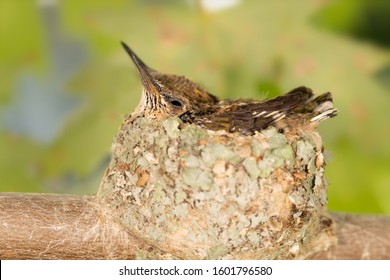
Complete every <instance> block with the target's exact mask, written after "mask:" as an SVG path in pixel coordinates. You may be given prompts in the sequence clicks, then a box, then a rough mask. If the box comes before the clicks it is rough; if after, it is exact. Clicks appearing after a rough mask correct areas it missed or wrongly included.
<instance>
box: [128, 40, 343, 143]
mask: <svg viewBox="0 0 390 280" xmlns="http://www.w3.org/2000/svg"><path fill="white" fill-rule="evenodd" d="M122 46H123V48H124V49H125V50H126V52H127V53H128V55H129V56H130V58H131V59H132V60H133V62H134V64H135V66H136V68H137V70H138V73H139V75H140V78H141V82H142V86H143V91H142V99H141V102H140V104H139V106H138V108H137V109H136V114H138V115H140V116H144V117H147V118H156V119H164V118H168V117H173V116H177V117H179V118H180V119H181V120H182V121H183V122H185V123H194V124H196V125H199V126H201V127H203V128H205V129H210V130H225V131H228V132H239V133H241V134H244V135H252V134H254V133H255V132H256V131H260V130H262V129H265V128H267V127H268V126H271V125H274V126H275V127H276V128H278V129H279V130H281V131H285V130H286V129H287V130H291V129H294V128H295V126H297V125H298V126H299V125H305V124H311V125H314V127H316V126H317V125H318V124H319V123H320V122H321V121H323V120H325V119H328V118H331V117H334V116H335V115H336V114H337V110H336V109H335V108H333V101H332V96H331V93H329V92H327V93H324V94H322V95H320V96H318V97H316V98H313V93H312V91H311V89H309V88H307V87H304V86H301V87H297V88H295V89H293V90H291V91H289V92H288V93H286V94H284V95H282V96H278V97H276V98H273V99H269V100H263V101H255V100H240V99H236V100H219V99H218V97H216V96H214V95H212V94H210V93H209V92H207V91H206V90H204V89H203V88H201V87H200V86H199V85H198V84H196V83H195V82H193V81H190V80H189V79H187V78H185V77H184V76H178V75H171V74H162V73H159V72H157V71H156V70H154V69H152V68H150V67H148V66H147V65H146V64H145V63H144V62H143V61H142V60H141V59H140V58H139V57H138V56H137V55H136V54H135V53H134V52H133V51H132V50H131V49H130V47H129V46H127V45H126V44H125V43H123V42H122ZM281 120H284V121H282V122H281Z"/></svg>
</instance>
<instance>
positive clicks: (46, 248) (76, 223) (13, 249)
mask: <svg viewBox="0 0 390 280" xmlns="http://www.w3.org/2000/svg"><path fill="white" fill-rule="evenodd" d="M328 218H330V219H327V220H326V223H331V224H332V227H333V228H334V229H335V230H334V231H333V232H334V234H335V236H334V237H335V239H336V241H337V242H336V244H334V245H333V246H331V247H330V248H329V249H328V250H327V251H316V249H315V246H313V247H312V250H313V251H314V252H312V253H310V250H309V251H308V253H307V254H306V258H308V259H389V258H390V217H386V216H366V215H354V214H343V213H330V214H329V215H328ZM0 236H1V238H0V259H135V258H144V257H147V258H155V257H156V258H161V256H163V257H165V258H173V257H174V256H172V255H171V256H170V255H169V254H166V253H164V252H161V251H160V250H158V249H157V248H156V247H155V246H153V245H151V244H150V243H149V242H148V241H146V240H143V239H142V238H140V237H137V236H135V235H134V234H132V233H131V232H129V231H128V230H126V228H125V227H122V226H121V225H120V224H119V223H118V222H116V221H115V219H114V217H113V215H112V214H111V213H110V211H109V210H108V208H106V207H105V206H104V205H102V202H101V201H100V200H99V199H98V198H97V197H96V196H71V195H52V194H19V193H2V194H0ZM320 241H321V240H319V242H320Z"/></svg>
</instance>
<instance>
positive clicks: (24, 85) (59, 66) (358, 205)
mask: <svg viewBox="0 0 390 280" xmlns="http://www.w3.org/2000/svg"><path fill="white" fill-rule="evenodd" d="M219 2H223V3H224V5H222V6H218V5H217V4H218V3H219ZM389 30H390V1H387V0H383V1H370V0H339V1H330V0H329V1H326V0H316V1H313V0H299V1H290V0H276V1H265V0H264V1H261V0H260V1H254V0H253V1H249V0H247V1H244V0H242V1H240V0H229V1H228V0H225V1H217V0H210V1H207V0H205V1H200V0H199V1H195V0H192V1H191V0H187V1H173V0H171V1H157V0H155V1H153V0H148V1H140V0H139V1H125V0H115V1H112V0H93V1H92V0H90V1H79V0H66V1H55V0H41V1H36V0H35V1H33V0H30V1H28V0H26V1H14V0H2V1H0V191H15V192H55V193H77V194H84V193H95V192H96V190H97V187H98V184H99V181H100V178H101V176H102V173H103V172H104V169H105V167H106V165H107V164H108V160H109V157H108V154H109V150H110V145H111V141H112V138H113V136H114V135H115V134H116V132H117V129H118V127H119V124H120V123H121V120H122V118H123V116H124V115H125V114H127V113H130V112H131V111H132V110H133V109H134V108H135V106H136V105H137V104H138V101H139V99H140V93H141V85H140V82H139V80H138V76H137V74H136V71H135V68H134V66H133V65H132V63H131V61H130V59H129V58H128V57H127V55H126V54H125V52H124V51H123V50H122V48H121V46H120V44H119V41H121V40H123V41H124V42H126V43H128V44H129V45H130V46H131V47H132V48H133V49H134V50H135V51H136V52H137V54H138V55H139V56H140V57H141V58H142V59H143V60H144V61H145V62H146V63H147V64H149V65H150V66H151V67H152V68H155V69H157V70H160V71H161V72H166V73H176V74H181V75H185V76H187V77H188V78H190V79H192V80H194V81H198V82H199V83H200V84H201V85H203V86H204V87H205V88H207V89H208V90H209V91H210V92H212V93H214V94H215V95H217V96H219V97H222V98H234V97H245V98H257V99H259V98H263V97H264V96H267V97H272V96H275V95H278V94H281V93H283V92H286V91H288V90H290V89H291V88H293V87H296V86H300V85H306V86H308V87H311V88H312V89H313V90H314V91H315V92H317V93H322V92H325V91H331V92H332V93H333V95H334V99H335V105H336V107H337V108H338V109H339V116H337V118H335V119H332V120H328V121H326V122H325V123H323V124H322V125H321V127H320V131H321V134H322V135H323V138H324V143H325V147H326V149H327V150H329V151H330V152H331V154H332V161H331V162H330V164H329V165H328V166H327V170H326V174H327V178H328V180H329V183H330V185H329V208H330V209H332V210H337V211H346V212H359V213H387V214H390V125H389V123H390V55H389V49H390V33H389Z"/></svg>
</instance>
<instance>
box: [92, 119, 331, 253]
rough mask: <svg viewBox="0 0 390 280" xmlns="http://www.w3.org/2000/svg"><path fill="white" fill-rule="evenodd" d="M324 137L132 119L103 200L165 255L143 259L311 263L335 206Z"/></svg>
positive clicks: (119, 141)
mask: <svg viewBox="0 0 390 280" xmlns="http://www.w3.org/2000/svg"><path fill="white" fill-rule="evenodd" d="M324 165H325V162H324V156H323V149H322V142H321V138H320V137H319V135H318V133H317V132H315V131H313V130H310V129H307V130H305V129H301V130H297V132H296V134H295V135H289V136H288V138H286V136H285V135H284V134H282V133H279V132H278V131H277V130H276V129H275V128H268V129H266V130H263V131H261V132H256V134H255V135H252V136H244V135H241V134H238V133H228V132H225V131H217V132H215V131H208V130H205V129H202V128H200V127H198V126H196V125H188V124H184V123H182V121H181V120H180V119H179V118H175V117H173V118H169V119H167V120H163V121H156V120H149V119H147V118H141V117H140V118H134V119H132V118H130V117H129V118H127V119H126V120H125V122H124V123H123V124H122V126H121V129H120V131H119V133H118V135H117V136H116V138H115V140H114V143H113V146H112V160H111V163H110V166H109V168H108V169H107V171H106V173H105V175H104V177H103V180H102V183H101V186H100V189H99V193H98V196H99V197H100V198H101V199H102V200H104V202H105V203H107V204H108V205H109V207H111V209H112V210H113V214H114V215H117V217H118V221H119V222H120V223H121V224H123V225H124V226H126V227H127V228H128V229H129V230H130V231H132V232H133V233H135V234H137V235H138V236H140V237H142V238H143V239H145V240H147V241H148V242H150V243H151V244H152V245H154V246H156V247H158V248H159V249H160V250H162V251H163V252H166V254H163V255H150V254H149V255H148V253H146V252H139V254H138V257H140V258H144V257H146V258H179V259H257V258H261V259H286V258H296V257H299V256H302V255H303V254H304V252H305V248H306V246H307V244H309V243H310V242H312V236H314V235H315V234H318V231H319V230H320V229H319V227H320V224H321V223H320V222H319V221H320V219H321V213H322V211H323V209H324V206H325V205H326V202H327V198H326V185H327V184H326V180H325V178H324Z"/></svg>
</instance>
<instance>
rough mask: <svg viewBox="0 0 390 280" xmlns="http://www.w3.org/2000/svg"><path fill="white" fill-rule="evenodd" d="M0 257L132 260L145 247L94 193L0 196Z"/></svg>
mask: <svg viewBox="0 0 390 280" xmlns="http://www.w3.org/2000/svg"><path fill="white" fill-rule="evenodd" d="M0 236H1V238H0V259H134V258H135V255H136V252H137V251H139V249H140V248H143V249H145V250H148V245H146V243H145V242H144V241H142V240H141V239H140V238H137V237H135V236H134V235H131V234H130V233H129V232H128V231H126V230H124V229H123V227H122V226H121V225H120V224H118V223H116V222H115V221H114V219H113V217H112V216H111V215H110V214H109V212H108V211H107V209H105V208H104V207H102V205H100V204H99V202H98V199H97V198H96V197H95V196H72V195H52V194H20V193H2V194H0Z"/></svg>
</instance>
